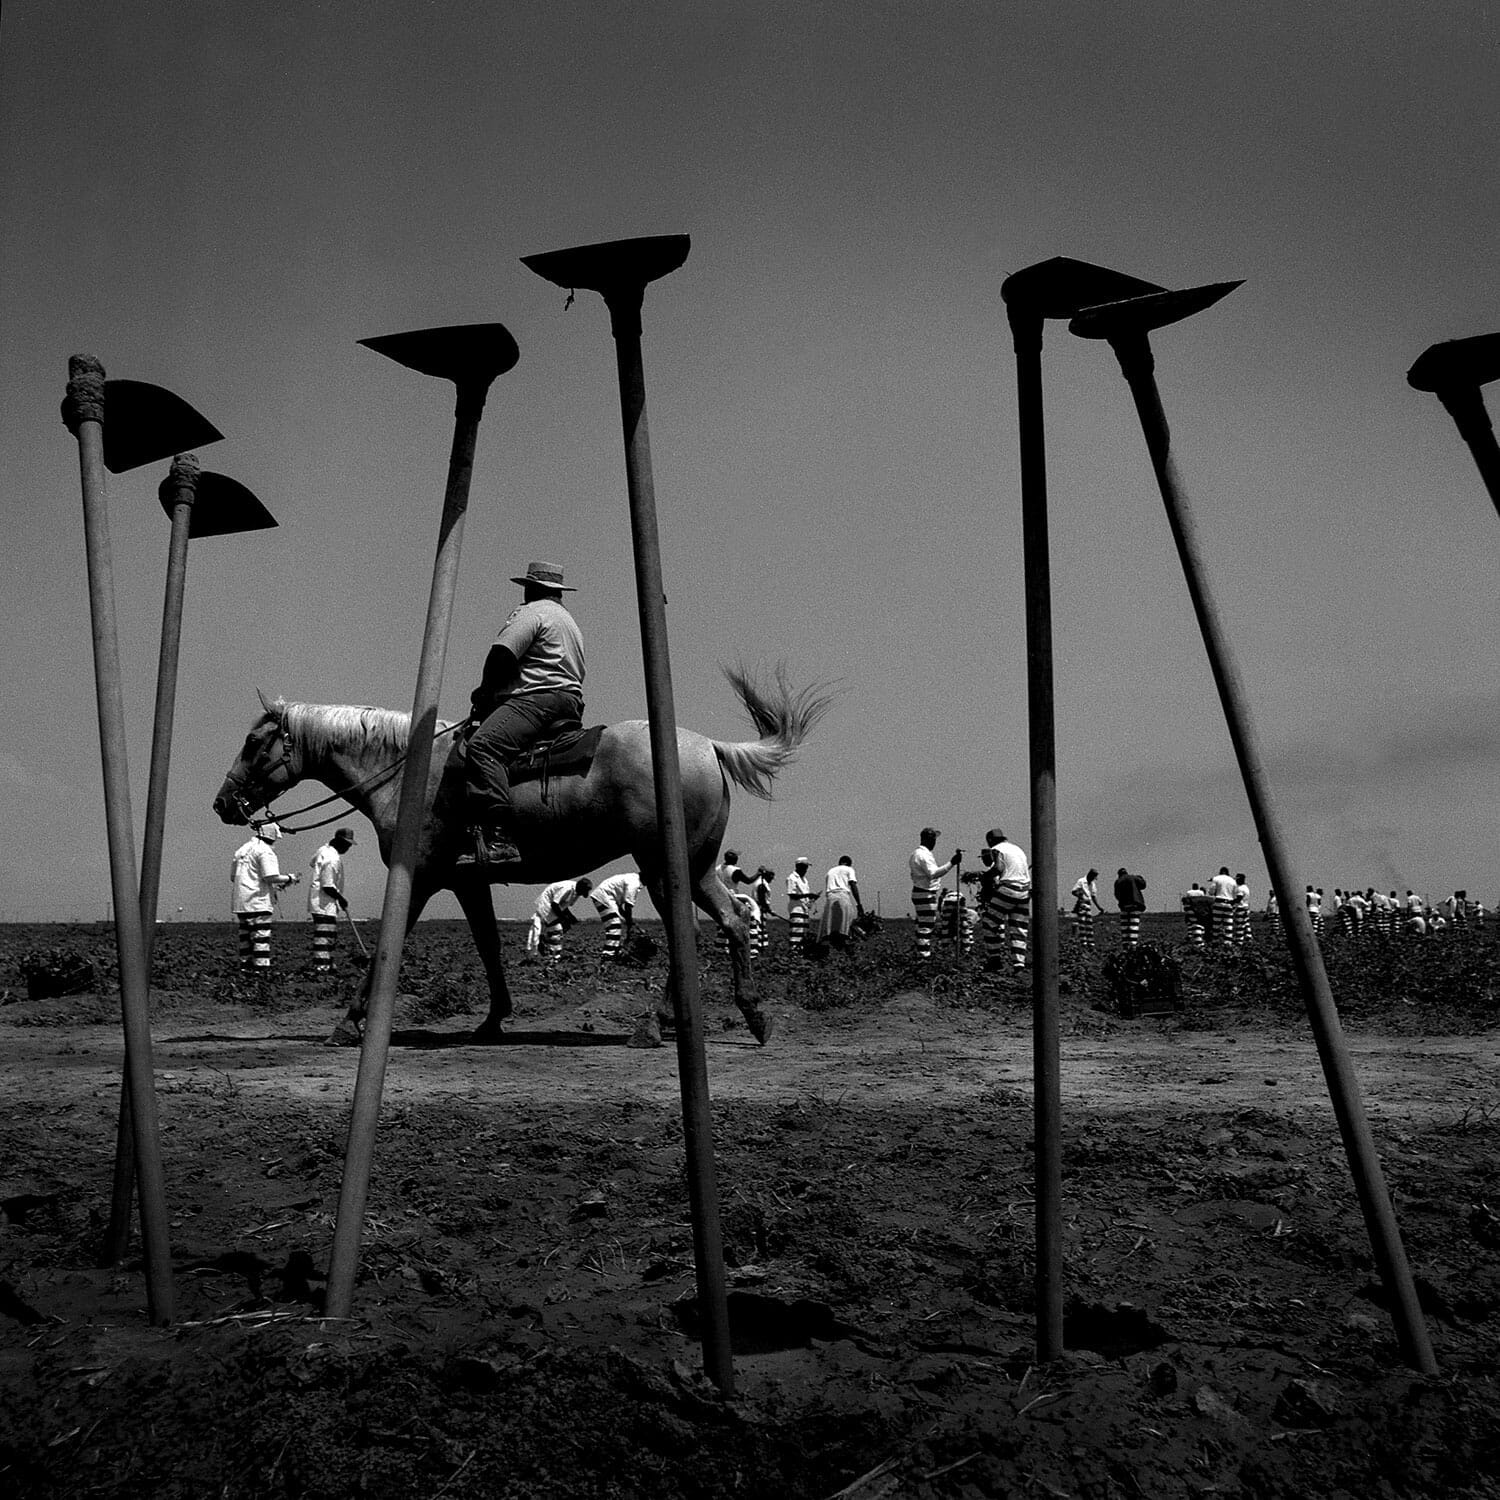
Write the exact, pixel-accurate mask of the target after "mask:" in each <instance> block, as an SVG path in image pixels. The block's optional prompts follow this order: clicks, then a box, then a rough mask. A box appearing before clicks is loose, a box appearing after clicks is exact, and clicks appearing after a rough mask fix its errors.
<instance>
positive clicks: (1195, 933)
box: [1183, 907, 1203, 948]
mask: <svg viewBox="0 0 1500 1500" xmlns="http://www.w3.org/2000/svg"><path fill="white" fill-rule="evenodd" d="M1183 915H1184V916H1185V917H1186V918H1187V940H1188V947H1189V948H1201V947H1202V946H1203V918H1202V917H1201V916H1200V915H1199V914H1198V913H1197V912H1196V911H1194V910H1193V908H1192V907H1187V908H1185V909H1184V911H1183Z"/></svg>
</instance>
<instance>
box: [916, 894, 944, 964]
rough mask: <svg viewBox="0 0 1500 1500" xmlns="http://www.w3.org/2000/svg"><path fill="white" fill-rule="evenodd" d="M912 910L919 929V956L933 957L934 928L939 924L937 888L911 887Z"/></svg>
mask: <svg viewBox="0 0 1500 1500" xmlns="http://www.w3.org/2000/svg"><path fill="white" fill-rule="evenodd" d="M911 910H912V916H913V918H914V919H915V922H916V929H917V957H918V958H931V957H932V929H933V928H934V927H935V926H936V925H937V911H938V892H937V890H936V888H934V889H932V890H924V889H923V888H922V887H921V886H919V885H914V886H913V887H912V888H911Z"/></svg>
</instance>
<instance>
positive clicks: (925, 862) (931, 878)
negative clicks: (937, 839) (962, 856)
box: [906, 844, 953, 891]
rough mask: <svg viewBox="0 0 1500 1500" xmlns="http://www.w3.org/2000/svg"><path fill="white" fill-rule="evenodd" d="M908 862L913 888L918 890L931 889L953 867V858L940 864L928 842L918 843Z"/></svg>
mask: <svg viewBox="0 0 1500 1500" xmlns="http://www.w3.org/2000/svg"><path fill="white" fill-rule="evenodd" d="M906 863H907V868H908V869H910V870H911V883H912V889H913V890H918V891H930V890H931V889H932V888H933V886H935V885H936V884H937V883H938V881H940V880H941V879H942V878H943V876H944V875H946V874H947V873H948V871H949V870H951V869H952V868H953V861H952V860H951V859H950V860H949V861H948V863H947V864H945V865H940V864H939V863H938V862H937V855H935V854H934V853H933V852H932V850H931V849H929V848H928V847H927V845H926V844H918V845H917V847H916V848H915V849H913V850H912V852H911V858H910V859H909V860H907V862H906Z"/></svg>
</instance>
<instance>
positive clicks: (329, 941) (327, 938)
mask: <svg viewBox="0 0 1500 1500" xmlns="http://www.w3.org/2000/svg"><path fill="white" fill-rule="evenodd" d="M338 925H339V919H338V918H337V917H325V916H323V915H322V914H321V913H319V912H314V913H313V918H312V928H313V954H312V971H313V973H314V974H332V973H333V940H334V934H335V933H336V932H337V931H338Z"/></svg>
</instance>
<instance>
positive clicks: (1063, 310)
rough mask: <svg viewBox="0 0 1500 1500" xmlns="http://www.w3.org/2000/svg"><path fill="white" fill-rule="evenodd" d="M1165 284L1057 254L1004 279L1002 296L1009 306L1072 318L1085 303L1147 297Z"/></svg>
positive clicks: (1050, 315) (1054, 316)
mask: <svg viewBox="0 0 1500 1500" xmlns="http://www.w3.org/2000/svg"><path fill="white" fill-rule="evenodd" d="M1162 290H1163V288H1161V287H1159V286H1157V284H1156V283H1155V282H1154V281H1142V280H1140V278H1139V277H1136V276H1127V275H1126V274H1125V273H1124V272H1123V271H1111V270H1110V269H1109V268H1108V267H1107V266H1093V265H1090V264H1089V263H1088V261H1086V260H1070V259H1069V258H1068V257H1067V256H1066V255H1055V256H1053V257H1052V259H1051V260H1039V261H1038V262H1037V263H1036V264H1035V265H1033V266H1027V267H1025V268H1024V269H1023V270H1020V271H1016V272H1014V273H1013V274H1011V275H1009V276H1007V277H1006V278H1005V280H1004V281H1002V282H1001V283H1000V296H1001V297H1002V298H1003V299H1004V301H1005V303H1006V304H1007V306H1009V307H1012V308H1015V309H1017V310H1018V311H1024V312H1029V313H1032V314H1033V315H1034V316H1036V317H1038V318H1071V317H1072V316H1073V314H1074V313H1076V312H1078V311H1079V310H1080V309H1082V308H1085V307H1095V306H1097V305H1098V304H1099V303H1101V302H1122V301H1124V299H1125V298H1127V297H1143V296H1145V295H1146V294H1147V293H1150V292H1159V291H1162Z"/></svg>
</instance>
